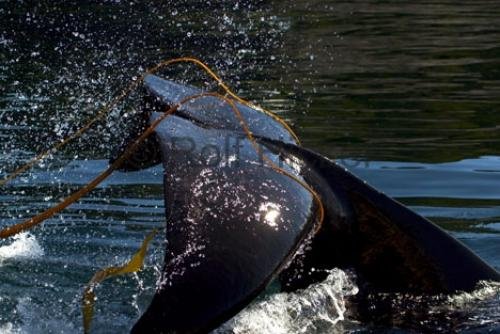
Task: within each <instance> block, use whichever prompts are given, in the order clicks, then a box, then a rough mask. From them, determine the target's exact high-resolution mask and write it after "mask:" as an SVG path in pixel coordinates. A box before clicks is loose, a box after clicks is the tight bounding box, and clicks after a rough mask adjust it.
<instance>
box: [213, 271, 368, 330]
mask: <svg viewBox="0 0 500 334" xmlns="http://www.w3.org/2000/svg"><path fill="white" fill-rule="evenodd" d="M357 293H358V287H357V286H356V285H355V284H354V282H353V281H352V280H351V279H350V278H349V277H348V275H347V274H346V273H345V272H343V271H342V270H340V269H333V270H331V271H330V273H329V275H328V277H327V278H326V279H325V280H324V281H322V282H320V283H316V284H313V285H311V286H309V287H308V288H306V289H304V290H298V291H296V292H291V293H285V292H283V293H277V294H273V295H268V296H265V297H264V299H262V300H259V301H257V302H255V303H253V304H251V305H250V306H248V307H247V308H246V309H244V310H243V311H242V312H240V313H239V314H238V315H236V316H235V317H234V318H232V319H231V320H229V321H228V322H226V323H225V324H224V325H222V326H221V327H220V328H219V329H217V330H215V331H214V332H213V333H214V334H223V333H237V334H243V333H269V334H285V333H311V332H313V333H318V332H319V333H321V332H328V333H332V332H342V331H343V330H342V328H340V327H341V326H339V325H340V323H339V322H341V321H343V320H344V314H345V312H346V305H345V298H346V297H348V296H353V295H355V294H357Z"/></svg>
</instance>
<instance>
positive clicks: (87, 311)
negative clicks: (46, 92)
mask: <svg viewBox="0 0 500 334" xmlns="http://www.w3.org/2000/svg"><path fill="white" fill-rule="evenodd" d="M178 62H192V63H195V64H197V65H198V66H200V67H201V68H202V69H203V70H204V71H205V72H206V73H208V74H209V75H210V76H211V77H212V78H214V79H215V80H216V81H217V83H218V84H219V86H221V87H222V88H223V89H224V91H225V92H226V93H227V94H228V95H229V96H230V97H226V96H222V95H220V94H218V93H215V92H213V93H210V92H209V93H201V94H197V95H193V96H189V97H187V98H185V99H183V100H182V101H180V102H179V103H178V104H176V105H175V106H173V107H171V108H169V109H168V110H166V111H165V112H164V113H163V115H162V116H160V117H159V118H158V119H156V120H155V121H154V122H152V124H151V125H150V126H149V127H148V128H147V129H146V130H145V131H144V132H143V133H142V134H141V135H140V136H139V137H138V138H137V139H135V140H134V141H133V142H132V144H131V145H129V146H128V147H127V149H126V150H125V151H124V152H123V153H122V154H121V155H120V156H119V157H118V158H117V159H116V160H115V161H114V162H113V163H112V164H111V165H110V166H109V167H108V168H107V169H106V170H105V171H104V172H102V173H101V174H100V175H98V176H97V177H96V178H95V179H93V180H92V181H91V182H89V183H88V184H87V185H85V186H84V187H83V188H81V189H80V190H78V191H76V192H75V193H73V194H72V195H71V196H69V197H67V198H65V199H64V200H63V201H61V202H60V203H59V204H57V205H56V206H54V207H52V208H49V209H48V210H46V211H44V212H42V213H40V214H38V215H36V216H34V217H32V218H30V219H28V220H26V221H24V222H22V223H19V224H15V225H13V226H9V227H6V228H4V229H2V230H0V238H7V237H10V236H13V235H15V234H17V233H19V232H21V231H25V230H28V229H31V228H33V227H35V226H37V225H39V224H40V223H42V222H43V221H44V220H46V219H48V218H50V217H52V216H53V215H54V214H56V213H58V212H60V211H62V210H64V209H65V208H66V207H68V206H69V205H71V204H72V203H74V202H76V201H78V200H79V199H80V198H81V197H82V196H84V195H85V194H87V193H89V192H90V191H92V190H93V189H94V188H95V187H96V186H97V185H99V184H100V183H101V182H102V181H104V180H105V179H106V178H107V177H108V176H109V175H111V174H112V172H113V171H114V170H116V169H118V168H120V167H121V165H122V164H123V163H124V162H125V161H126V160H127V159H128V158H129V157H130V156H131V155H132V154H134V152H135V151H136V150H137V149H138V148H139V147H140V144H141V143H142V142H143V141H144V140H145V139H146V138H147V137H148V136H150V135H151V134H152V133H153V132H154V130H155V128H156V127H157V126H158V125H159V124H160V123H161V122H162V121H163V120H164V119H165V118H167V117H168V116H170V115H172V114H173V113H175V111H177V110H178V109H179V108H180V107H181V106H182V105H183V104H185V103H187V102H189V101H192V100H194V99H198V98H201V97H204V96H214V97H216V98H219V99H221V100H223V101H225V102H226V103H228V104H229V105H230V107H231V109H232V110H233V112H234V113H235V115H236V116H237V118H238V120H239V122H240V125H241V127H242V129H243V131H244V133H245V135H246V136H247V138H248V140H249V141H250V142H251V144H252V146H253V147H254V149H255V150H256V152H257V154H259V152H260V150H259V147H258V144H257V142H256V140H255V138H254V137H253V135H252V133H251V131H250V130H249V128H248V125H247V123H246V121H245V119H244V118H243V116H242V115H241V112H240V110H239V109H238V107H237V106H236V104H235V100H236V101H238V102H240V103H243V104H245V105H247V106H249V107H251V108H254V109H259V110H261V111H263V112H265V113H266V114H268V115H270V116H272V117H273V118H274V119H275V120H277V121H278V122H279V123H280V124H282V125H283V126H284V127H285V128H286V129H287V130H288V131H289V132H290V133H291V134H292V136H293V137H294V138H296V140H297V141H298V138H297V136H296V135H295V133H294V132H293V131H292V130H291V129H290V127H289V126H288V124H286V122H285V121H283V120H282V119H281V118H279V117H278V116H276V115H274V114H273V113H271V112H269V111H266V110H264V109H262V108H259V107H256V106H254V105H253V104H251V103H249V102H247V101H245V100H243V99H242V98H240V97H239V96H237V95H236V94H235V93H233V92H232V91H231V90H230V89H229V87H228V86H227V85H226V84H225V83H224V82H223V81H222V79H220V78H219V77H218V76H217V75H216V74H215V73H214V72H213V71H212V70H211V69H210V68H209V67H208V66H207V65H205V64H204V63H203V62H201V61H199V60H198V59H195V58H176V59H172V60H167V61H164V62H161V63H159V64H158V65H157V66H155V67H153V68H152V69H150V70H148V71H147V72H146V73H145V74H143V75H142V76H141V77H140V79H139V80H137V81H135V82H133V83H132V84H130V85H129V86H128V87H127V88H126V89H125V90H124V91H123V92H122V93H121V94H120V95H119V96H117V97H116V98H114V99H113V100H112V101H111V103H109V104H108V105H107V106H105V107H104V108H103V109H102V110H101V111H100V112H98V114H97V115H96V116H95V117H94V118H93V119H92V120H90V121H89V122H88V123H86V124H85V125H84V126H83V127H82V128H80V129H79V130H78V131H76V132H75V133H74V134H72V135H71V136H69V137H67V138H65V139H64V140H63V141H61V142H59V143H58V144H56V145H54V147H53V148H51V149H49V150H47V151H45V152H42V153H40V154H39V155H37V156H36V157H35V158H33V159H32V160H31V161H29V162H28V163H27V164H25V165H23V166H22V167H20V168H18V169H17V170H15V171H14V172H13V173H11V174H10V175H8V176H7V177H6V178H5V179H3V180H1V181H0V186H1V185H5V184H6V183H7V182H9V181H10V180H12V179H14V178H15V177H17V176H18V175H19V174H21V173H23V172H25V171H26V170H28V169H29V168H31V167H32V166H33V165H34V164H36V163H37V162H38V161H40V160H42V159H44V158H45V157H46V156H47V155H48V154H49V153H52V152H55V151H57V150H59V149H60V148H62V147H63V146H64V145H66V144H67V143H68V142H70V141H71V140H73V139H74V138H77V137H79V136H81V135H82V134H83V133H84V132H85V131H86V130H88V129H89V128H90V127H91V126H92V125H93V124H94V123H96V122H97V121H98V120H99V119H101V118H102V117H104V116H105V115H106V114H107V113H108V112H109V111H110V110H111V109H112V108H113V107H115V106H116V105H117V104H118V103H119V102H121V101H122V100H123V99H124V98H126V97H127V96H128V95H129V94H130V93H131V92H132V91H133V90H134V89H136V88H137V87H138V86H139V84H140V83H142V82H143V81H144V78H145V76H146V75H147V74H152V73H155V72H157V71H158V70H159V69H161V68H162V67H165V66H168V65H170V64H174V63H178ZM233 99H234V100H233ZM263 159H264V160H265V161H266V163H267V164H268V166H269V167H270V168H272V169H273V170H274V171H276V172H278V173H280V174H283V175H285V176H287V177H290V178H291V179H292V180H294V181H295V182H297V183H299V184H300V185H301V186H302V187H304V188H305V189H306V190H307V191H308V192H310V193H311V195H312V196H313V198H314V201H315V202H316V203H317V217H318V220H317V224H316V231H317V230H318V229H319V227H320V226H321V225H322V223H323V219H324V208H323V204H322V202H321V199H320V197H319V195H318V194H317V193H316V192H315V191H314V190H313V189H312V188H311V187H310V186H309V185H308V184H307V183H305V182H304V181H302V180H301V179H299V178H298V177H296V176H295V175H292V174H290V173H289V172H287V171H285V170H284V169H282V168H280V167H278V166H277V165H276V164H274V163H273V162H272V161H271V160H270V159H269V158H268V157H266V156H263ZM155 233H156V232H151V233H150V234H148V236H147V237H146V239H145V240H144V242H143V243H142V245H141V247H140V249H139V251H138V252H137V253H136V254H135V255H134V257H133V258H132V259H131V260H130V261H129V262H128V263H127V264H125V265H123V266H120V267H109V268H106V269H102V270H100V271H99V272H97V273H96V274H95V275H94V277H93V278H92V280H91V281H90V282H89V284H88V286H87V288H86V289H85V292H84V296H83V303H82V311H83V321H84V330H85V332H88V331H89V328H90V323H91V320H92V315H93V301H94V299H95V298H94V293H93V289H94V287H95V286H96V285H97V284H98V283H99V282H101V281H102V280H104V279H106V278H109V277H112V276H117V275H122V274H126V273H131V272H136V271H138V270H140V269H141V267H142V264H143V261H144V257H145V254H146V250H147V246H148V244H149V242H150V241H151V239H152V238H153V236H154V234H155Z"/></svg>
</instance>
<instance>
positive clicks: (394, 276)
mask: <svg viewBox="0 0 500 334" xmlns="http://www.w3.org/2000/svg"><path fill="white" fill-rule="evenodd" d="M154 84H155V85H162V82H161V81H159V80H157V79H155V81H154ZM179 87H182V86H179V85H177V86H175V84H174V86H172V84H171V83H170V86H169V88H170V89H172V90H175V89H178V88H179ZM187 90H188V91H189V94H191V93H192V90H193V88H192V87H187ZM174 93H175V94H173V95H174V97H175V98H176V99H179V98H180V97H182V92H175V91H174ZM146 95H148V96H149V98H148V99H147V100H146V102H145V106H146V109H145V114H148V115H151V116H150V117H151V119H154V118H155V117H158V115H157V114H155V113H152V111H163V110H165V108H166V107H167V106H168V105H172V104H174V103H175V102H176V100H173V101H169V100H168V99H169V98H173V97H172V96H170V97H168V96H167V97H165V96H162V94H160V93H159V92H158V90H156V89H155V87H154V85H153V86H152V87H151V86H150V87H149V90H148V93H147V94H146ZM201 105H202V106H203V103H201ZM219 107H220V105H219ZM194 109H196V111H199V105H198V106H197V108H194ZM194 109H193V110H194ZM211 110H214V111H217V110H216V108H215V109H214V108H213V101H212V102H211V107H210V108H207V109H206V110H205V112H206V113H205V114H204V115H202V116H198V114H197V113H196V112H194V111H193V112H191V110H190V109H189V107H188V108H186V109H185V110H183V111H182V112H181V113H179V114H178V116H173V117H169V118H168V119H166V120H164V121H163V122H162V123H161V125H160V126H159V128H158V129H157V130H156V134H155V136H154V137H152V138H151V139H150V140H149V141H148V142H147V143H146V144H145V145H144V149H142V150H140V154H138V155H137V157H133V158H132V159H130V163H129V164H128V165H126V166H125V169H127V170H134V169H140V168H143V167H147V166H150V165H153V164H156V163H158V162H160V161H161V162H163V165H164V167H165V181H164V184H165V204H166V211H167V234H166V257H165V264H164V268H163V272H162V278H161V280H162V282H163V283H164V284H161V285H160V286H159V287H158V289H157V292H156V294H155V296H154V298H153V301H152V303H151V305H150V306H149V308H148V309H147V310H146V312H145V313H144V315H143V316H142V317H141V318H140V319H139V321H138V322H137V323H136V325H135V326H134V328H133V329H132V332H133V333H201V332H207V331H209V330H211V329H214V328H216V327H218V326H219V325H220V324H222V323H223V322H224V321H226V320H228V319H229V318H230V317H231V316H233V315H234V314H236V313H237V312H238V311H240V310H241V309H242V308H243V307H244V306H246V305H247V304H248V303H249V302H250V301H251V300H252V299H254V298H255V297H256V296H257V295H258V294H259V293H260V292H261V291H262V290H263V289H264V288H265V287H266V285H267V284H268V283H269V282H270V281H272V280H273V279H279V281H280V282H281V285H282V288H283V290H285V291H291V290H295V289H298V288H304V287H307V286H308V285H309V284H311V283H313V282H316V281H319V280H322V279H323V278H324V275H325V273H324V271H322V270H321V269H331V268H343V269H353V270H354V271H355V273H356V275H357V277H358V282H357V284H358V286H359V287H360V291H361V293H360V295H359V296H360V299H362V298H364V297H365V296H367V295H368V294H370V293H376V292H404V293H415V294H439V293H452V292H456V291H471V290H473V289H474V288H475V287H476V285H477V283H478V282H479V281H481V280H496V281H500V275H499V273H498V272H497V271H496V270H495V269H493V268H491V267H490V266H489V265H487V264H486V263H485V262H484V261H482V260H481V259H480V258H479V257H477V256H476V255H475V254H474V253H473V252H472V251H470V250H469V249H468V248H467V247H466V246H465V245H463V244H462V243H460V242H459V241H457V240H456V239H454V238H453V237H451V236H450V235H449V234H447V233H446V232H445V231H443V230H442V229H440V228H439V227H437V226H436V225H434V224H433V223H431V222H430V221H429V220H427V219H425V218H423V217H421V216H420V215H418V214H416V213H414V212H413V211H411V210H409V209H408V208H406V207H405V206H403V205H402V204H400V203H398V202H397V201H395V200H393V199H391V198H390V197H388V196H386V195H384V194H383V193H381V192H379V191H377V190H376V189H374V188H372V187H370V186H369V185H367V184H366V183H365V182H363V181H362V180H360V179H359V178H357V177H356V176H354V175H352V174H351V173H349V172H347V171H346V170H345V169H344V168H342V167H340V166H338V165H337V164H335V163H334V162H332V161H330V160H328V159H326V158H324V157H322V156H320V155H318V154H316V153H314V152H312V151H310V150H307V149H305V148H302V147H300V146H298V145H296V143H295V142H294V141H293V139H291V138H290V137H289V136H288V137H286V130H284V129H283V131H284V132H279V131H271V137H273V138H266V135H267V134H269V132H266V133H262V132H261V133H258V129H259V126H260V125H261V124H262V119H261V116H262V115H261V114H260V113H259V117H258V119H257V120H256V121H255V122H254V124H255V128H254V129H252V122H249V123H250V125H251V126H250V128H251V130H252V131H254V132H257V139H258V143H259V145H260V146H261V148H262V149H263V150H264V151H265V152H266V153H265V154H266V155H268V156H269V157H271V158H272V159H273V161H274V162H275V163H279V164H280V165H281V166H283V167H284V168H285V169H286V170H287V171H288V172H290V173H291V174H293V175H296V176H297V177H300V178H302V179H303V180H304V181H305V182H307V184H309V185H310V186H311V187H312V188H313V189H314V190H315V191H316V192H317V193H318V194H319V195H320V197H321V199H322V203H323V205H324V208H325V213H326V215H325V220H324V222H323V224H322V226H321V229H320V230H319V232H318V233H316V234H314V236H312V235H313V233H312V231H313V227H314V222H315V220H316V218H317V217H316V216H315V215H316V212H317V211H316V206H315V202H314V200H313V198H312V196H311V195H310V193H309V192H307V191H306V190H305V189H304V188H303V187H302V186H300V185H299V184H298V183H297V182H295V181H293V180H292V179H291V178H289V177H287V176H285V175H282V174H279V173H276V172H275V171H274V170H272V169H270V168H269V167H268V166H266V165H265V164H262V163H261V157H260V156H259V155H258V154H257V153H256V152H255V151H254V150H253V148H252V147H251V145H250V142H249V141H248V140H247V139H246V138H245V136H244V134H243V133H242V132H241V131H240V130H238V128H237V127H236V126H235V125H234V124H232V123H225V124H222V125H221V126H220V127H219V128H218V127H217V124H218V123H217V122H214V121H213V118H211V117H210V111H211ZM226 111H227V110H226ZM250 111H251V109H250ZM250 111H249V112H248V113H247V117H250V118H251V117H252V114H251V112H250ZM255 112H257V111H255ZM145 120H146V118H144V121H143V125H142V126H146V121H145ZM138 124H140V122H138ZM272 126H275V124H274V125H272ZM140 128H141V127H140V126H139V127H138V129H137V131H138V132H139V131H140ZM186 134H188V135H189V138H190V140H191V141H190V142H189V141H188V142H186V143H184V144H183V143H182V140H179V138H181V137H185V136H186ZM226 138H230V140H229V141H227V140H226ZM231 138H232V139H231ZM282 138H286V139H285V140H281V139H282ZM231 140H232V141H231ZM192 143H195V145H191V144H192ZM207 143H208V144H209V145H212V147H215V148H218V149H219V150H220V151H221V152H224V153H222V154H221V155H222V156H223V158H222V159H219V160H222V162H221V161H210V158H209V157H210V154H207V152H203V147H206V146H207ZM228 143H229V144H228ZM145 152H150V154H149V157H148V154H145ZM236 153H238V156H239V157H240V159H238V161H236V162H235V161H232V162H231V163H229V160H230V159H229V160H228V157H229V156H234V155H236ZM224 159H226V160H224ZM137 161H139V163H138V162H137ZM290 161H294V163H290ZM297 164H298V165H300V166H301V167H300V168H297V167H296V166H295V165H297ZM200 184H201V186H200ZM267 202H271V203H275V204H278V205H279V206H280V208H281V209H286V210H280V215H279V218H278V220H277V223H278V224H277V228H276V226H269V224H267V223H266V222H265V221H264V220H263V214H262V212H260V211H259V210H260V209H261V206H262V203H267ZM308 235H309V236H312V237H311V238H307V236H308ZM305 243H307V244H308V247H307V251H306V252H305V253H304V254H303V255H301V256H295V257H293V255H294V253H295V252H296V250H297V249H298V247H300V246H301V245H303V244H305ZM186 254H187V255H186ZM312 268H315V269H316V270H314V271H312V270H311V269H312ZM360 303H362V302H360Z"/></svg>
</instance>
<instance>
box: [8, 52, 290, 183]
mask: <svg viewBox="0 0 500 334" xmlns="http://www.w3.org/2000/svg"><path fill="white" fill-rule="evenodd" d="M177 63H192V64H195V65H197V66H199V67H200V68H201V69H202V70H203V71H205V72H206V73H207V74H208V75H209V76H210V77H211V78H213V79H214V80H215V81H216V82H217V84H218V85H219V86H220V87H222V89H223V90H224V91H225V92H226V93H227V94H228V95H229V96H231V97H233V98H234V99H236V100H237V101H238V102H240V103H242V104H244V105H246V106H248V107H250V108H254V109H256V110H260V111H262V112H264V113H265V114H267V115H269V116H271V117H272V118H274V119H275V120H276V121H277V122H279V123H280V124H281V125H283V126H284V127H285V129H287V130H288V131H289V132H290V133H291V134H292V136H293V137H294V139H295V140H296V141H297V142H300V141H299V138H298V137H297V135H296V134H295V133H294V132H293V130H292V129H291V128H290V126H289V125H288V124H287V123H286V122H285V121H284V120H283V119H281V118H280V117H279V116H277V115H276V114H274V113H273V112H271V111H269V110H266V109H264V108H261V107H259V106H256V105H254V104H252V103H250V102H248V101H246V100H244V99H242V98H241V97H239V96H238V95H236V94H235V93H234V92H233V91H232V90H231V89H230V88H229V86H227V85H226V84H225V83H224V81H223V80H222V79H221V78H220V77H219V76H218V75H217V74H216V73H215V72H214V71H213V70H212V69H210V67H208V66H207V65H206V64H205V63H204V62H202V61H201V60H199V59H197V58H193V57H180V58H174V59H169V60H164V61H162V62H160V63H158V64H157V65H155V66H154V67H152V68H150V69H148V70H147V71H146V72H145V73H143V74H142V75H141V76H140V77H139V78H138V79H137V80H135V81H133V82H132V83H131V84H129V85H128V86H127V87H126V88H125V89H124V90H123V91H122V92H121V93H120V94H119V95H118V96H116V97H115V98H113V99H112V100H111V102H109V103H107V104H106V105H105V106H104V107H103V108H102V109H101V110H99V111H98V112H97V114H96V116H94V117H93V118H92V119H91V120H90V121H88V122H87V123H85V124H84V125H83V126H82V127H81V128H80V129H78V130H77V131H75V132H74V133H73V134H71V135H70V136H68V137H66V138H64V139H62V140H61V141H60V142H58V143H57V144H54V145H53V146H52V147H51V148H49V149H47V150H46V151H43V152H41V153H39V154H38V155H37V156H35V157H34V158H33V159H31V160H30V161H28V162H27V163H26V164H24V165H22V166H21V167H19V168H17V169H16V170H14V171H13V172H12V173H10V174H8V175H7V176H6V177H5V178H4V179H2V180H0V186H4V185H5V184H7V183H9V182H10V181H12V180H13V179H15V178H16V177H17V176H19V175H20V174H22V173H24V172H26V171H27V170H29V169H30V168H31V167H33V166H34V165H35V164H36V163H38V162H40V161H42V160H43V159H45V158H46V157H47V156H49V155H50V154H51V153H54V152H57V151H58V150H60V149H61V148H62V147H64V146H65V145H66V144H68V143H69V142H71V141H72V140H74V139H76V138H78V137H80V136H81V135H82V134H83V133H85V131H87V130H88V129H90V128H91V127H92V126H93V125H94V124H95V123H96V122H97V121H99V120H100V119H102V118H103V117H104V116H106V115H107V114H108V113H109V112H110V111H111V110H112V109H113V108H115V107H116V106H117V105H118V104H119V103H120V102H122V101H123V100H124V99H125V98H126V97H128V96H129V95H130V94H131V93H132V92H133V91H134V90H135V89H137V87H139V86H140V85H141V84H142V83H143V82H144V78H145V77H146V76H147V75H149V74H155V73H156V72H158V71H159V70H161V69H162V68H166V67H168V66H170V65H173V64H177Z"/></svg>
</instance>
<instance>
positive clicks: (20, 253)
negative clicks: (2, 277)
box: [0, 232, 43, 264]
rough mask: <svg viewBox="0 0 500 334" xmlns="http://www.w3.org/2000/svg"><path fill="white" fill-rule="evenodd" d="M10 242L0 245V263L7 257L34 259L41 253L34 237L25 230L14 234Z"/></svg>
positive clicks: (7, 258) (40, 248)
mask: <svg viewBox="0 0 500 334" xmlns="http://www.w3.org/2000/svg"><path fill="white" fill-rule="evenodd" d="M12 239H13V242H12V243H11V244H8V245H5V246H1V247H0V264H2V262H4V261H5V260H9V259H22V258H28V259H35V258H38V257H40V256H42V255H43V249H42V247H41V246H40V244H39V243H38V241H37V240H36V238H35V237H34V236H33V235H31V234H29V233H27V232H25V233H21V234H18V235H16V236H14V237H13V238H12Z"/></svg>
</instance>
